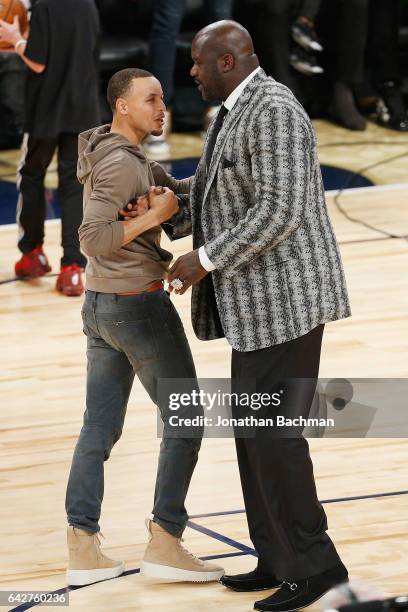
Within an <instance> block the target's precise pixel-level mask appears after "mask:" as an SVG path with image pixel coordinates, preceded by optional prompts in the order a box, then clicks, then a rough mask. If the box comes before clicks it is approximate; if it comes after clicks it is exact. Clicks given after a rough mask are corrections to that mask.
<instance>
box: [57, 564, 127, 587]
mask: <svg viewBox="0 0 408 612" xmlns="http://www.w3.org/2000/svg"><path fill="white" fill-rule="evenodd" d="M124 571H125V566H124V564H123V563H121V564H120V565H115V567H104V568H103V569H92V570H67V572H66V580H67V584H68V585H69V586H82V585H85V584H92V583H93V582H101V580H109V579H110V578H117V577H118V576H120V575H121V574H123V572H124Z"/></svg>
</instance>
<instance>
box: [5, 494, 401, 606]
mask: <svg viewBox="0 0 408 612" xmlns="http://www.w3.org/2000/svg"><path fill="white" fill-rule="evenodd" d="M407 494H408V490H407V491H405V490H403V491H390V492H387V493H376V494H372V495H357V496H352V497H339V498H335V499H328V500H322V501H321V502H320V503H322V504H333V503H341V502H345V501H361V500H365V499H376V498H383V497H392V496H394V497H395V496H397V495H407ZM244 512H245V510H228V511H225V512H210V513H207V514H196V515H192V516H191V518H206V517H211V516H225V515H229V514H241V513H244ZM187 527H190V528H191V529H194V530H195V531H198V532H200V533H202V534H204V535H207V536H209V537H211V538H214V539H215V540H218V541H219V542H222V543H224V544H227V545H228V546H232V547H233V548H237V549H238V551H237V552H235V551H234V552H229V553H223V554H219V555H207V556H204V557H200V559H203V560H205V561H207V560H212V559H226V558H229V557H240V556H245V555H251V556H253V557H257V556H258V555H257V554H256V551H255V550H254V549H253V548H251V547H250V546H247V545H246V544H242V543H241V542H238V541H237V540H234V539H232V538H229V537H228V536H224V535H223V534H222V533H218V532H217V531H214V530H213V529H209V528H208V527H205V526H204V525H199V524H198V523H194V522H193V521H191V520H189V521H188V522H187ZM139 573H140V568H135V569H131V570H126V571H125V572H123V574H121V575H120V576H117V577H116V578H110V580H117V579H118V578H123V577H125V576H131V575H133V574H139ZM103 582H108V581H103ZM92 584H98V583H95V582H94V583H92ZM92 584H84V585H81V586H66V587H63V588H61V589H56V590H55V591H47V594H49V595H62V594H64V593H70V592H71V591H77V590H78V589H84V588H86V587H89V586H92ZM39 605H41V602H38V603H33V604H31V603H29V604H23V605H21V606H17V607H16V608H10V610H8V612H25V610H30V609H31V608H34V607H36V606H39Z"/></svg>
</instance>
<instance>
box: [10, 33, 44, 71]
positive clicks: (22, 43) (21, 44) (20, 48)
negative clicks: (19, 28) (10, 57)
mask: <svg viewBox="0 0 408 612" xmlns="http://www.w3.org/2000/svg"><path fill="white" fill-rule="evenodd" d="M13 44H14V45H16V44H17V47H15V52H16V53H17V55H19V56H20V57H21V59H22V60H23V62H24V63H25V64H26V66H28V68H29V69H30V70H32V71H33V72H35V73H37V74H40V73H41V72H44V70H45V66H44V64H38V63H37V62H33V61H32V60H30V59H28V57H26V55H25V50H26V47H27V41H26V40H25V39H24V38H23V37H20V38H19V39H16V40H15V41H14V43H13Z"/></svg>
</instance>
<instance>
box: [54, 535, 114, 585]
mask: <svg viewBox="0 0 408 612" xmlns="http://www.w3.org/2000/svg"><path fill="white" fill-rule="evenodd" d="M67 541H68V550H69V565H68V569H67V572H66V578H67V584H69V585H82V584H91V583H92V582H99V581H100V580H108V579H109V578H116V577H117V576H120V575H121V574H123V572H124V571H125V566H124V564H123V563H122V562H121V561H113V559H109V557H106V556H105V555H104V554H103V553H102V552H101V549H100V540H99V537H98V534H97V533H89V531H84V530H83V529H78V528H77V527H68V529H67Z"/></svg>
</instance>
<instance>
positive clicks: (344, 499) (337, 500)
mask: <svg viewBox="0 0 408 612" xmlns="http://www.w3.org/2000/svg"><path fill="white" fill-rule="evenodd" d="M395 495H408V491H390V492H389V493H372V494H370V495H355V496H353V497H337V498H335V499H322V500H320V503H321V504H336V503H340V502H348V501H356V500H357V501H358V500H361V499H375V498H376V497H393V496H395ZM243 512H245V510H224V511H222V512H207V513H206V514H192V515H191V516H190V519H197V518H207V517H210V516H225V515H229V514H242V513H243Z"/></svg>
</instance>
